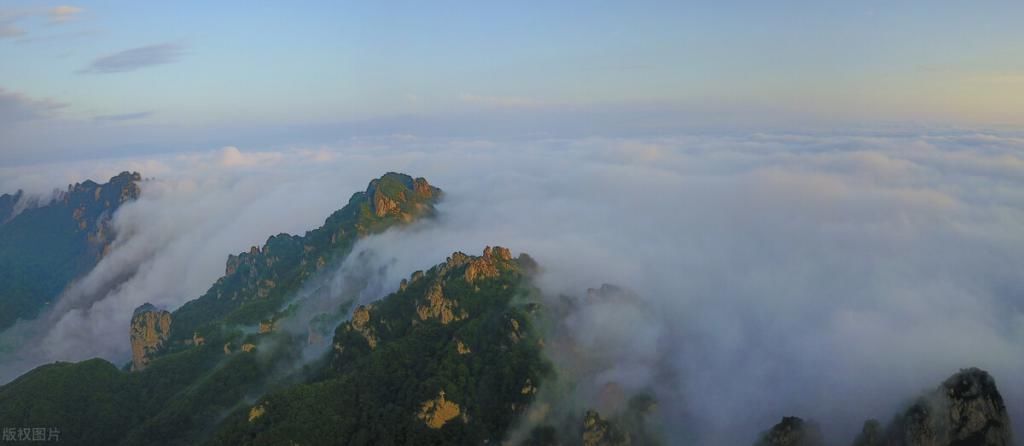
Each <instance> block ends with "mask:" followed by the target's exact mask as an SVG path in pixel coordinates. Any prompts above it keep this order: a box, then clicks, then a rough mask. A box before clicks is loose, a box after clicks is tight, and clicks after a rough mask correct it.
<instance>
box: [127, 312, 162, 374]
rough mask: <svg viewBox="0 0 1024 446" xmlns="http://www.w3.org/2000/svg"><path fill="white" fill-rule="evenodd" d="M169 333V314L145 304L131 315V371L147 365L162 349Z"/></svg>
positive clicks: (141, 368)
mask: <svg viewBox="0 0 1024 446" xmlns="http://www.w3.org/2000/svg"><path fill="white" fill-rule="evenodd" d="M170 332H171V313H170V312H169V311H166V310H161V309H159V308H157V307H155V306H153V305H152V304H149V303H146V304H143V305H142V306H140V307H138V308H136V309H135V311H134V312H133V313H132V323H131V333H130V338H131V345H132V370H133V371H139V370H143V369H145V368H146V366H148V365H149V361H150V359H151V356H152V355H153V354H154V353H157V352H159V351H160V350H161V349H162V348H163V347H164V341H166V340H167V336H168V335H169V334H170Z"/></svg>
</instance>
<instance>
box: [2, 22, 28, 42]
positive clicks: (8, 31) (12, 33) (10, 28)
mask: <svg viewBox="0 0 1024 446" xmlns="http://www.w3.org/2000/svg"><path fill="white" fill-rule="evenodd" d="M22 35H25V30H23V29H21V28H18V27H17V26H14V24H11V23H2V22H0V39H9V38H13V37H18V36H22Z"/></svg>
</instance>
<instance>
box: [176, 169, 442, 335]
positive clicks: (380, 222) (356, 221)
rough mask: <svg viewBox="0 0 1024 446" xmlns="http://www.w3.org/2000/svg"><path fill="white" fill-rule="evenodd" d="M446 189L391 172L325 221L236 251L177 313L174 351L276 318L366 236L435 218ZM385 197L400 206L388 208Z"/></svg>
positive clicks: (355, 195)
mask: <svg viewBox="0 0 1024 446" xmlns="http://www.w3.org/2000/svg"><path fill="white" fill-rule="evenodd" d="M378 190H379V191H380V192H381V194H382V195H379V194H378ZM440 193H441V191H440V189H437V188H436V187H433V186H430V185H429V184H427V182H426V180H424V179H422V178H419V179H415V180H414V179H413V178H412V177H409V176H408V175H403V174H397V173H388V174H385V175H384V176H382V177H381V178H379V179H376V180H373V181H372V182H371V183H370V185H369V187H368V188H367V190H366V191H365V192H357V193H355V194H353V195H352V198H351V199H349V202H348V204H347V205H346V206H345V207H343V208H342V209H340V210H338V211H336V212H334V213H333V214H331V216H329V217H328V218H327V220H326V221H325V222H324V224H323V226H321V227H319V228H317V229H314V230H312V231H309V232H307V233H306V234H305V235H304V236H295V235H288V234H279V235H276V236H273V237H270V238H269V239H268V240H267V243H266V244H265V245H263V248H262V249H256V248H255V247H254V248H253V249H252V250H250V251H249V252H247V253H242V254H240V255H238V256H231V257H230V258H229V259H228V262H227V268H226V271H225V275H224V277H222V278H221V279H219V280H218V281H217V282H216V283H215V284H214V285H213V286H212V287H210V290H209V291H207V292H206V294H204V295H203V296H201V297H199V298H198V299H195V300H193V301H190V302H188V303H186V304H185V305H184V306H182V307H181V308H179V309H178V310H177V311H175V312H174V313H173V315H172V319H173V320H174V324H173V325H172V327H171V337H170V340H171V346H172V348H171V350H172V351H173V350H175V349H181V348H188V346H189V343H190V342H191V341H192V339H193V336H194V335H196V334H198V335H199V336H201V337H203V338H204V339H206V340H207V341H209V342H213V343H216V342H221V341H223V339H220V338H210V336H216V334H217V333H220V329H219V328H218V327H219V326H220V325H223V324H228V325H234V324H239V325H253V324H257V323H259V322H260V321H263V320H269V319H272V318H273V317H274V316H275V315H277V314H278V312H280V311H281V310H282V308H283V307H284V306H285V305H286V304H287V299H288V298H290V297H291V296H293V295H294V293H295V291H296V290H298V288H299V287H300V286H301V285H302V284H303V283H305V281H306V280H307V279H309V278H310V277H312V276H313V275H314V274H315V273H316V272H317V271H319V270H322V269H323V268H325V267H327V266H329V265H335V264H337V263H338V262H340V261H341V260H342V259H344V258H345V256H347V255H348V253H349V252H350V251H351V249H352V246H353V245H354V244H355V242H356V241H357V240H358V239H359V238H360V237H363V236H366V235H369V234H374V233H378V232H382V231H384V230H386V229H387V228H390V227H392V226H394V225H396V224H400V223H405V222H409V221H412V220H414V219H416V218H420V217H424V216H429V215H431V214H432V213H433V203H435V202H436V201H437V200H438V198H439V197H440ZM384 200H386V201H387V202H389V203H396V207H394V208H388V209H384V208H383V207H382V206H381V204H382V203H383V202H384Z"/></svg>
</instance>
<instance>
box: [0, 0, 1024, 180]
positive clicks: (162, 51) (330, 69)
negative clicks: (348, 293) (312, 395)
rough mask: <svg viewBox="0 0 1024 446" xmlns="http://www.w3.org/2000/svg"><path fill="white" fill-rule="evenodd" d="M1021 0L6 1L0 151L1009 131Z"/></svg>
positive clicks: (14, 156)
mask: <svg viewBox="0 0 1024 446" xmlns="http://www.w3.org/2000/svg"><path fill="white" fill-rule="evenodd" d="M1020 17H1024V4H1022V3H1021V2H1018V1H999V0H994V1H984V2H964V1H941V0H940V1H923V0H922V1H905V2H884V1H858V2H812V1H779V2H759V1H739V0H734V1H671V2H656V1H637V2H576V1H566V2H557V3H556V4H552V2H513V3H508V2H505V3H501V2H497V3H496V2H455V1H439V2H431V3H430V4H429V5H427V4H424V3H423V2H391V3H389V4H382V3H380V2H340V1H338V2H336V1H323V2H320V1H307V2H286V3H282V2H233V1H224V2H199V1H181V2H172V3H158V2H124V1H83V2H76V3H66V4H63V3H49V2H42V1H11V0H5V1H3V2H0V136H2V138H0V163H3V164H25V163H39V162H52V161H58V160H66V159H85V158H96V157H103V156H115V155H116V156H124V155H137V154H140V153H163V152H170V151H183V150H205V149H209V148H214V147H220V146H223V145H229V144H242V145H246V146H247V147H254V148H258V149H278V148H281V147H284V146H287V145H292V144H319V143H331V142H334V141H337V140H339V139H342V138H348V137H352V136H367V135H389V134H413V135H432V136H485V137H504V138H519V137H535V136H538V135H539V136H595V135H601V136H624V135H655V134H669V133H679V132H684V131H686V132H693V131H715V132H731V131H737V130H741V129H766V128H768V129H778V128H786V129H794V128H799V129H805V130H807V129H809V130H818V131H820V130H830V129H836V128H844V129H848V128H853V127H857V126H867V127H876V126H879V125H900V126H908V125H910V126H947V127H971V128H986V129H1007V128H1009V129H1019V128H1020V127H1021V126H1024V58H1022V57H1021V54H1022V53H1024V28H1022V27H1020V26H1019V18H1020Z"/></svg>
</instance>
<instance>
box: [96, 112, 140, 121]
mask: <svg viewBox="0 0 1024 446" xmlns="http://www.w3.org/2000/svg"><path fill="white" fill-rule="evenodd" d="M152 115H153V112H152V111H142V112H135V113H120V114H113V115H99V116H94V117H93V118H92V120H93V121H134V120H136V119H143V118H148V117H150V116H152Z"/></svg>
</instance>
